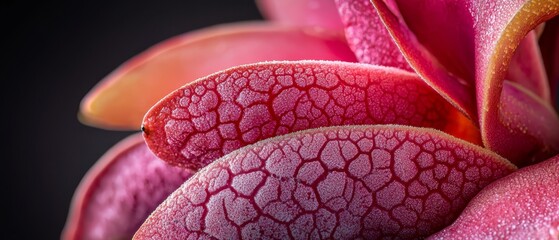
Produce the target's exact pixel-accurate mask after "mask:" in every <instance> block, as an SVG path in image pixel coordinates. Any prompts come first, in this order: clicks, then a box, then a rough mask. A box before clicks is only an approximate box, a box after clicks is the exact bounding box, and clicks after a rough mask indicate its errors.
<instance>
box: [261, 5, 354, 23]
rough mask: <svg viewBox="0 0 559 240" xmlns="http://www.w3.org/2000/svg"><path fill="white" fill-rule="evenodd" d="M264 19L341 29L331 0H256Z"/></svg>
mask: <svg viewBox="0 0 559 240" xmlns="http://www.w3.org/2000/svg"><path fill="white" fill-rule="evenodd" d="M256 4H257V6H258V8H259V9H260V12H261V13H262V15H264V17H265V18H266V19H269V20H272V21H275V22H279V23H282V24H286V25H290V26H302V27H321V28H327V29H333V30H341V29H343V24H342V22H341V21H340V17H339V15H338V11H337V9H336V5H335V4H334V1H333V0H257V1H256Z"/></svg>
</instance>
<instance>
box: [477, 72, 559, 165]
mask: <svg viewBox="0 0 559 240" xmlns="http://www.w3.org/2000/svg"><path fill="white" fill-rule="evenodd" d="M492 116H496V115H492ZM499 116H500V118H499V119H495V120H494V121H499V126H506V128H504V127H500V128H496V129H489V130H490V132H491V133H492V134H491V135H489V136H488V141H489V142H492V143H493V145H492V147H493V148H495V149H500V150H501V151H502V152H503V153H502V154H501V155H502V156H504V157H505V158H507V159H509V160H511V161H512V162H514V163H517V164H519V165H526V164H529V163H534V162H535V161H538V160H541V159H546V158H548V157H550V156H553V155H555V154H557V152H558V151H559V116H558V115H557V112H555V110H554V109H553V107H552V106H551V105H550V104H549V102H548V101H543V100H542V99H540V98H538V97H537V96H534V95H533V94H532V93H531V92H529V91H527V90H526V89H524V88H523V87H522V86H520V85H518V84H515V83H511V82H508V81H505V82H504V83H503V94H502V96H501V106H500V108H499ZM527 149H529V150H530V151H529V155H528V157H529V158H528V159H522V157H526V150H527Z"/></svg>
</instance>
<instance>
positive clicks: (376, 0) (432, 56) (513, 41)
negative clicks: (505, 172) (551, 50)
mask: <svg viewBox="0 0 559 240" xmlns="http://www.w3.org/2000/svg"><path fill="white" fill-rule="evenodd" d="M372 2H373V4H374V6H375V8H376V9H377V11H378V13H379V16H380V17H381V19H382V20H383V22H384V23H385V25H386V26H387V29H388V31H389V32H390V34H391V35H392V37H394V39H395V41H396V44H398V46H399V48H400V49H401V50H402V53H403V55H404V56H405V57H406V59H407V60H408V62H409V63H410V65H411V66H412V67H413V68H414V69H415V70H416V72H417V73H418V74H419V75H421V76H422V77H423V78H424V79H425V80H426V81H427V82H428V83H429V84H430V85H431V86H433V87H434V88H435V89H436V90H437V91H438V92H440V93H441V94H442V95H443V96H444V97H445V98H446V99H448V100H449V101H451V102H453V103H455V104H456V105H457V106H458V107H459V108H460V109H461V110H465V112H466V113H468V114H470V117H472V119H478V120H479V123H480V124H479V125H480V129H481V132H482V137H483V142H484V144H485V145H486V147H488V148H489V149H491V150H493V151H496V152H497V153H499V154H502V155H504V156H506V157H510V159H511V160H512V161H513V162H515V163H518V162H519V161H521V160H523V159H528V158H529V155H530V154H532V153H533V152H534V151H537V150H538V149H537V148H534V146H542V145H543V147H544V148H547V149H549V148H550V147H552V146H550V145H549V143H550V142H552V141H553V140H554V139H556V138H555V136H552V138H540V137H545V136H550V135H551V134H540V132H541V131H543V130H544V129H537V128H528V129H522V127H523V126H518V125H516V126H509V125H503V122H510V121H516V120H508V119H506V118H507V117H508V116H501V115H500V114H501V113H502V111H500V109H499V108H500V106H501V105H502V104H500V101H501V99H502V97H501V92H502V86H503V81H504V80H505V77H506V74H507V70H508V69H509V65H510V62H511V60H512V59H513V55H514V52H515V51H514V50H515V49H516V48H517V47H518V45H519V44H520V43H521V41H522V39H524V37H525V35H526V34H527V33H528V32H530V31H531V30H532V29H534V28H536V27H537V26H538V25H539V24H541V23H542V22H544V21H546V20H548V19H550V18H552V17H553V16H555V15H557V14H559V2H557V1H545V0H544V1H530V0H527V1H508V0H499V1H495V2H492V3H491V4H487V3H484V2H477V1H472V0H469V1H426V2H423V1H415V0H411V1H399V0H390V1H388V2H389V3H388V4H386V3H385V2H384V1H382V0H372ZM419 2H421V3H419ZM418 6H420V7H421V8H422V10H421V11H418V10H417V7H418ZM457 26H460V27H457ZM533 40H534V39H532V41H533ZM528 41H530V39H528ZM531 45H532V46H533V43H532V44H531ZM533 47H535V46H533ZM529 48H530V47H528V51H526V49H527V47H526V46H521V48H520V49H519V51H520V53H521V54H527V55H528V57H529V58H532V59H538V57H534V56H532V55H534V54H533V53H534V51H535V50H534V49H529ZM513 65H516V66H520V67H521V68H532V67H536V68H537V69H529V70H522V69H521V70H520V71H521V72H522V75H526V76H528V77H536V79H530V80H525V79H524V80H522V79H521V80H519V78H522V77H521V76H520V77H519V76H514V75H521V74H518V73H515V72H512V75H513V76H512V77H513V80H515V81H517V82H519V83H520V84H523V85H528V86H530V88H529V89H536V90H537V91H538V92H544V91H546V89H545V88H546V87H545V86H544V85H545V83H543V82H542V81H544V79H542V78H541V77H540V76H541V75H542V74H543V71H542V69H541V66H540V65H539V63H537V62H533V61H529V62H524V61H522V60H521V61H516V62H515V63H513ZM513 67H514V66H513ZM538 78H539V79H538ZM473 86H475V88H474V87H473ZM532 86H533V87H532ZM474 90H475V94H476V95H475V101H477V114H478V117H477V118H476V117H475V116H473V115H472V113H475V112H476V109H473V108H474V105H473V103H474V96H473V93H474ZM503 94H505V93H503ZM544 97H545V95H544ZM504 98H507V97H506V96H505V97H504ZM513 98H514V97H513ZM519 114H520V113H519ZM524 114H525V115H527V114H528V113H524ZM535 114H536V115H540V114H543V115H548V113H537V112H536V113H535ZM520 115H522V114H520ZM549 121H551V122H554V121H555V120H554V119H551V120H549ZM522 124H529V123H522ZM518 131H521V132H523V133H522V134H520V135H519V134H517V132H518ZM554 134H559V133H554ZM496 135H498V137H496ZM518 136H520V138H523V139H530V140H529V141H535V142H537V144H527V145H522V144H516V145H515V146H517V147H518V149H515V151H514V152H515V153H517V154H516V155H514V154H512V153H511V152H510V151H509V150H510V147H507V145H506V144H504V143H503V142H500V140H502V139H508V142H510V141H513V140H511V139H513V138H515V137H518ZM495 140H497V141H495ZM520 141H525V140H520ZM555 151H556V150H555ZM555 153H556V152H555Z"/></svg>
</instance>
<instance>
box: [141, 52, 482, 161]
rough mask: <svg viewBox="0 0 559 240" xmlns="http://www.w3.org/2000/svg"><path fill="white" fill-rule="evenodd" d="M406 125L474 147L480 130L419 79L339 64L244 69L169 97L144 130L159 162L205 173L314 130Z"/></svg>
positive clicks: (289, 63)
mask: <svg viewBox="0 0 559 240" xmlns="http://www.w3.org/2000/svg"><path fill="white" fill-rule="evenodd" d="M348 124H403V125H412V126H423V127H431V128H436V129H441V130H445V131H448V132H449V133H451V134H455V135H457V136H458V137H462V138H466V139H468V140H470V141H473V142H476V140H477V139H478V136H479V135H478V132H477V129H476V128H475V127H474V125H473V124H472V123H471V122H470V121H468V120H465V117H464V116H463V115H462V114H461V113H459V112H458V111H456V110H455V109H454V108H453V107H452V106H451V105H450V104H448V103H447V102H446V101H445V100H444V99H442V98H441V97H440V96H439V95H438V94H437V93H436V92H435V91H433V90H432V89H431V88H430V87H429V86H427V85H426V84H425V83H424V82H423V81H422V80H421V79H419V78H418V77H417V75H415V74H412V73H409V72H405V71H402V70H399V69H395V68H386V67H379V66H373V65H368V64H356V63H344V62H333V61H299V62H292V61H287V62H268V63H259V64H253V65H243V66H239V67H235V68H231V69H229V70H226V71H224V72H220V73H216V74H213V75H210V76H208V77H205V78H202V79H200V80H199V81H197V82H194V83H192V84H189V85H185V86H184V87H182V88H180V89H177V90H176V91H175V92H173V93H171V94H169V95H167V97H166V98H165V99H163V100H161V101H160V102H159V103H158V104H157V105H155V106H154V107H153V108H152V109H150V111H149V112H148V113H147V114H146V116H145V118H144V124H143V131H144V136H145V139H146V142H147V144H148V146H149V147H150V149H152V151H153V152H154V153H155V154H156V155H157V156H159V157H160V158H161V159H164V160H166V161H168V162H169V163H171V164H174V165H179V166H183V167H187V168H194V169H196V168H200V167H203V166H205V165H207V164H208V163H210V162H211V161H213V160H214V159H216V158H219V157H221V156H223V155H224V154H227V153H229V152H231V151H233V150H235V149H237V148H240V147H242V146H245V145H248V144H252V143H254V142H257V141H259V140H262V139H265V138H269V137H273V136H277V135H281V134H286V133H289V132H294V131H299V130H303V129H308V128H316V127H323V126H334V125H348Z"/></svg>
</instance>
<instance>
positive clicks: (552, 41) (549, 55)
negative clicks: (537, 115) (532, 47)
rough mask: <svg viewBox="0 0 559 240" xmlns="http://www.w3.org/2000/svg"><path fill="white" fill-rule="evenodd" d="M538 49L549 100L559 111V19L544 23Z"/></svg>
mask: <svg viewBox="0 0 559 240" xmlns="http://www.w3.org/2000/svg"><path fill="white" fill-rule="evenodd" d="M539 41H540V49H541V53H542V57H543V61H544V65H545V66H546V67H545V69H546V70H547V76H548V78H549V85H550V88H551V99H552V100H553V104H554V105H555V109H556V110H559V17H555V18H553V19H551V20H550V21H547V22H546V23H545V28H544V31H543V33H542V35H541V37H540V40H539Z"/></svg>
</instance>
